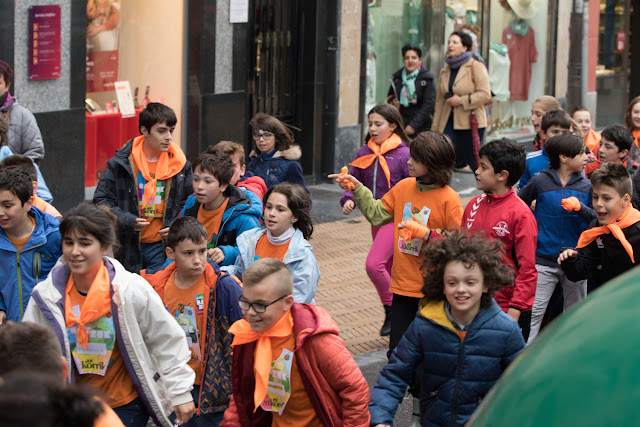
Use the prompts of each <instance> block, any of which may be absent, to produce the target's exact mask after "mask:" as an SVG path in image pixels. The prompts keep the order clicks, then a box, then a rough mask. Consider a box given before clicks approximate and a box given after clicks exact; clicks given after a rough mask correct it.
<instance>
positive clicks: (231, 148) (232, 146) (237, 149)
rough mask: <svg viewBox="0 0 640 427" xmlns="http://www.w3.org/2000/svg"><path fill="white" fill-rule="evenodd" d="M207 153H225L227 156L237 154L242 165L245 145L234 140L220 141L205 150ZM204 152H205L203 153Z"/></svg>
mask: <svg viewBox="0 0 640 427" xmlns="http://www.w3.org/2000/svg"><path fill="white" fill-rule="evenodd" d="M204 152H205V153H215V152H220V153H224V154H226V155H227V156H229V157H231V156H237V157H238V162H239V163H240V166H244V147H243V146H242V145H240V144H238V143H237V142H233V141H220V142H218V143H217V144H216V145H210V146H208V147H207V149H206V150H205V151H204ZM203 154H204V153H203Z"/></svg>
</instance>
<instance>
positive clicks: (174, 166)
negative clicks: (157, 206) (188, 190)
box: [131, 135, 187, 206]
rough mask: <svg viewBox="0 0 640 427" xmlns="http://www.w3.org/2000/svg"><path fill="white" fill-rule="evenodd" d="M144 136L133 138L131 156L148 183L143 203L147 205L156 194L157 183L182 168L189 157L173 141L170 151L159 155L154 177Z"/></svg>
mask: <svg viewBox="0 0 640 427" xmlns="http://www.w3.org/2000/svg"><path fill="white" fill-rule="evenodd" d="M143 143H144V136H143V135H141V136H138V137H136V138H135V139H134V140H133V148H132V149H131V156H132V157H133V162H134V163H135V164H136V167H137V168H138V170H139V171H140V173H142V176H143V177H144V179H146V180H147V184H146V185H145V186H144V194H143V195H142V205H143V206H144V205H146V204H147V202H148V201H149V200H151V199H153V198H154V197H155V196H156V183H157V181H158V180H160V181H162V180H165V179H169V178H171V177H172V176H174V175H175V174H177V173H178V172H180V171H181V170H182V168H183V167H184V165H185V163H187V158H186V157H185V156H184V153H183V152H182V149H181V148H180V147H178V145H176V144H174V143H171V145H169V151H167V152H166V153H165V152H162V153H160V155H159V156H158V164H157V166H156V175H155V177H152V176H151V175H150V174H149V163H148V162H147V159H146V157H145V155H144V150H143V148H142V147H143Z"/></svg>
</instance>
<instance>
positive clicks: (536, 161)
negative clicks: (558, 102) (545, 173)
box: [518, 110, 571, 190]
mask: <svg viewBox="0 0 640 427" xmlns="http://www.w3.org/2000/svg"><path fill="white" fill-rule="evenodd" d="M570 130H571V117H569V114H567V112H566V111H564V110H551V111H549V112H548V113H547V114H545V115H544V116H543V117H542V123H541V124H540V133H539V135H540V139H541V140H542V141H543V143H546V142H547V141H548V140H549V139H551V138H553V137H554V136H556V135H559V134H561V133H569V132H570ZM547 166H549V156H548V155H547V151H546V150H545V149H544V146H543V148H542V150H540V151H535V152H533V153H530V154H528V155H527V165H526V168H525V170H524V172H523V173H522V177H521V178H520V181H519V182H518V190H522V189H523V188H524V186H525V185H527V182H528V181H529V180H530V179H531V178H532V177H533V176H535V175H536V174H538V173H540V171H542V170H544V169H545V168H546V167H547Z"/></svg>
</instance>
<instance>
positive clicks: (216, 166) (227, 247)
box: [180, 152, 262, 265]
mask: <svg viewBox="0 0 640 427" xmlns="http://www.w3.org/2000/svg"><path fill="white" fill-rule="evenodd" d="M233 174H234V167H233V162H232V161H231V159H230V158H229V156H227V155H226V154H222V153H219V152H214V153H207V152H205V153H203V154H201V155H200V157H199V158H198V160H196V161H195V163H194V164H193V187H194V190H195V194H192V195H190V196H189V198H188V199H187V201H186V203H185V205H184V208H183V209H182V213H181V214H180V216H193V217H196V218H198V221H200V222H201V223H202V224H203V225H204V227H205V228H206V229H207V233H208V235H209V238H208V240H207V241H208V242H209V243H208V244H207V249H208V256H209V258H211V260H212V261H213V262H215V263H216V264H218V265H231V264H233V263H234V262H235V260H236V258H237V257H238V246H237V245H236V237H238V236H239V235H241V234H242V233H244V232H245V231H247V230H251V229H252V228H257V227H259V226H260V223H259V222H258V220H259V218H260V216H261V215H262V210H261V209H260V208H261V207H260V206H256V205H255V204H253V203H251V200H250V199H249V198H248V197H247V196H246V195H245V194H244V193H243V192H242V191H240V190H239V189H238V188H237V187H235V186H234V185H231V184H229V182H230V181H231V178H232V177H233Z"/></svg>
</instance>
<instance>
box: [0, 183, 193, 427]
mask: <svg viewBox="0 0 640 427" xmlns="http://www.w3.org/2000/svg"><path fill="white" fill-rule="evenodd" d="M0 173H1V172H0ZM115 222H116V218H115V216H114V215H113V214H111V213H110V212H109V210H108V209H107V208H106V207H103V208H100V207H97V206H95V205H92V204H90V203H82V204H80V205H79V206H77V207H75V208H73V209H71V210H70V211H69V213H68V214H67V215H66V216H65V218H64V220H63V221H62V223H61V224H60V233H61V234H62V239H63V243H62V255H63V257H64V263H58V264H57V265H56V267H55V268H54V269H53V270H52V271H51V274H50V275H49V276H48V277H47V279H46V280H45V281H44V282H42V283H40V284H39V285H37V286H36V287H35V289H34V290H33V294H32V298H31V300H30V301H29V305H28V306H27V311H26V312H25V316H24V320H25V321H30V322H36V323H40V324H43V325H47V326H49V327H50V328H52V332H53V331H55V334H56V336H57V337H58V341H59V344H60V347H61V348H62V350H63V353H64V355H65V358H66V364H67V369H68V370H69V372H70V373H71V376H70V378H71V379H70V381H71V382H76V383H80V384H87V385H90V386H92V387H94V388H96V389H97V390H99V391H100V392H101V393H102V394H103V395H104V397H105V399H106V401H107V403H108V404H109V406H111V407H112V408H113V410H114V411H115V412H116V414H118V416H119V417H120V419H121V420H122V422H123V423H124V424H125V425H126V426H127V427H130V426H144V425H146V423H147V420H148V419H149V417H151V418H153V421H154V422H155V423H156V424H157V425H159V426H166V427H169V426H173V425H174V424H173V423H172V422H170V421H169V418H168V415H169V414H168V413H166V412H165V408H171V407H173V411H174V412H175V414H176V418H177V420H176V423H178V424H183V423H185V422H186V421H188V420H189V418H191V416H192V415H193V414H194V413H195V406H194V404H193V398H192V397H191V388H192V385H193V380H194V377H195V374H194V372H193V370H192V369H191V368H190V367H189V365H188V364H187V362H189V359H190V358H191V352H190V351H189V348H188V347H187V340H186V338H185V335H184V331H183V330H182V328H180V326H179V325H178V324H177V323H176V321H175V320H174V319H173V316H171V315H170V314H169V313H168V312H167V310H165V309H164V306H163V304H162V301H161V300H160V297H158V295H157V294H156V293H155V292H154V291H153V288H152V287H151V286H150V285H149V283H147V282H146V281H145V280H144V279H143V278H141V277H140V276H138V275H137V274H133V273H130V272H128V271H126V270H125V269H124V267H123V266H122V265H121V264H120V263H119V262H118V261H116V260H115V259H113V258H109V257H106V256H105V255H106V254H107V252H108V251H109V250H110V248H111V245H113V244H114V243H115V242H116V232H115Z"/></svg>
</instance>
